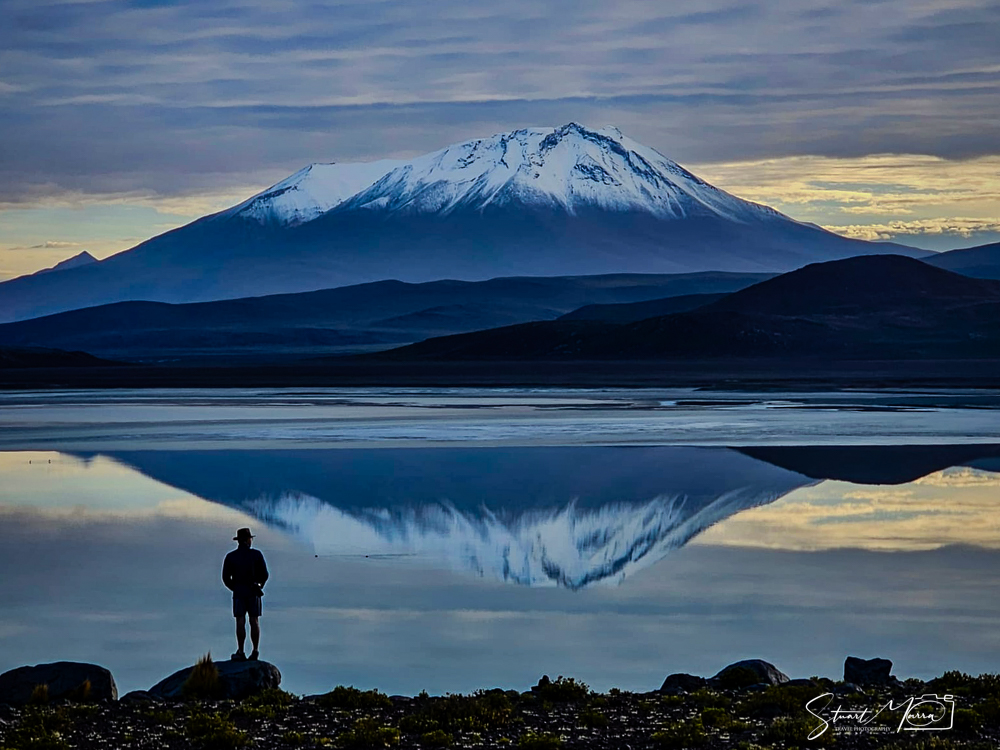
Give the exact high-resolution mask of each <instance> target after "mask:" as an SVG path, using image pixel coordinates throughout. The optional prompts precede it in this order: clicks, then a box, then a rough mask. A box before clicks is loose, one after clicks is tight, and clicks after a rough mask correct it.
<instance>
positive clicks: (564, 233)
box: [0, 123, 926, 322]
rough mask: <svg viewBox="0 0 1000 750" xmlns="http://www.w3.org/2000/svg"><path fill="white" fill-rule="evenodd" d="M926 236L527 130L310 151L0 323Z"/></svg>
mask: <svg viewBox="0 0 1000 750" xmlns="http://www.w3.org/2000/svg"><path fill="white" fill-rule="evenodd" d="M887 247H891V248H892V251H893V252H904V253H908V254H913V255H917V256H920V255H925V254H926V253H924V252H923V251H917V250H912V249H909V248H901V247H900V246H887V245H885V244H877V245H876V244H872V243H866V242H862V241H859V240H850V239H847V238H844V237H840V236H838V235H835V234H832V233H830V232H826V231H824V230H822V229H819V228H818V227H815V226H811V225H807V224H803V223H800V222H797V221H794V220H792V219H790V218H788V217H787V216H784V215H782V214H780V213H778V212H777V211H774V210H772V209H770V208H767V207H764V206H760V205H757V204H754V203H750V202H748V201H744V200H741V199H739V198H736V197H735V196H732V195H729V194H728V193H726V192H724V191H722V190H719V189H717V188H715V187H712V186H711V185H709V184H707V183H706V182H704V181H702V180H700V179H699V178H698V177H696V176H695V175H693V174H691V173H690V172H688V171H687V170H685V169H683V168H682V167H680V166H679V165H677V164H676V163H674V162H672V161H671V160H670V159H668V158H666V157H665V156H663V155H662V154H660V153H659V152H658V151H656V150H654V149H652V148H649V147H647V146H643V145H642V144H640V143H637V142H636V141H634V140H632V139H631V138H628V137H627V136H625V135H623V134H622V133H620V132H619V131H618V130H616V129H614V128H608V129H604V130H589V129H587V128H584V127H582V126H580V125H577V124H575V123H570V124H568V125H565V126H562V127H559V128H529V129H524V130H516V131H513V132H511V133H503V134H499V135H495V136H492V137H490V138H485V139H476V140H471V141H467V142H465V143H461V144H456V145H453V146H449V147H447V148H444V149H442V150H440V151H436V152H434V153H431V154H427V155H424V156H419V157H417V158H415V159H411V160H408V161H377V162H368V163H362V164H313V165H311V166H309V167H306V168H305V169H302V170H300V171H299V172H297V173H295V174H294V175H292V176H291V177H289V178H287V179H286V180H283V181H282V182H279V183H278V184H276V185H274V186H272V187H270V188H268V189H267V190H265V191H263V192H261V193H259V194H257V195H255V196H253V197H251V198H250V199H248V200H247V201H244V202H243V203H240V204H239V205H237V206H234V207H233V208H231V209H228V210H226V211H222V212H221V213H218V214H214V215H212V216H207V217H204V218H202V219H199V220H198V221H195V222H193V223H192V224H189V225H188V226H185V227H181V228H180V229H176V230H174V231H172V232H167V233H166V234H163V235H160V236H158V237H154V238H153V239H151V240H148V241H147V242H144V243H142V244H141V245H138V246H137V247H135V248H132V249H131V250H128V251H125V252H123V253H119V254H118V255H115V256H112V257H111V258H107V259H105V260H103V261H100V262H97V263H92V264H89V265H87V266H84V267H80V268H72V269H66V270H65V271H61V272H60V273H58V274H43V275H38V276H30V277H22V278H20V279H14V280H12V281H9V282H6V283H4V284H0V322H6V321H10V320H19V319H24V318H29V317H37V316H38V315H43V314H47V313H52V312H58V311H62V310H69V309H74V308H78V307H85V306H92V305H97V304H102V303H107V302H116V301H121V300H129V299H144V300H158V301H164V302H194V301H205V300H214V299H230V298H235V297H245V296H256V295H263V294H271V293H281V292H297V291H308V290H315V289H323V288H330V287H336V286H344V285H348V284H357V283H364V282H369V281H379V280H384V279H389V278H392V279H398V280H401V281H413V282H418V281H432V280H437V279H441V278H457V279H463V280H469V281H474V280H482V279H488V278H493V277H498V276H569V275H587V274H607V273H684V272H692V271H741V272H780V271H788V270H792V269H794V268H798V267H800V266H803V265H806V264H808V263H811V262H815V261H822V260H832V259H835V258H843V257H849V256H852V255H860V254H869V253H884V252H887Z"/></svg>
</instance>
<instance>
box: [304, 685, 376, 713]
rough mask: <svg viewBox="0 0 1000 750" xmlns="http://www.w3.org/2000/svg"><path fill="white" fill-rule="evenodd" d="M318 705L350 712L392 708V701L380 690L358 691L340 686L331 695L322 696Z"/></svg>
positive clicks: (354, 688)
mask: <svg viewBox="0 0 1000 750" xmlns="http://www.w3.org/2000/svg"><path fill="white" fill-rule="evenodd" d="M317 703H319V705H320V706H322V707H323V708H343V709H346V710H348V711H353V710H356V709H363V710H365V711H371V710H373V709H376V708H392V701H391V700H389V696H387V695H386V694H385V693H380V692H379V691H378V690H358V689H357V688H356V687H353V686H352V687H344V686H343V685H338V686H337V687H335V688H334V689H333V690H331V691H330V692H329V693H326V694H324V695H321V696H320V697H319V698H318V699H317Z"/></svg>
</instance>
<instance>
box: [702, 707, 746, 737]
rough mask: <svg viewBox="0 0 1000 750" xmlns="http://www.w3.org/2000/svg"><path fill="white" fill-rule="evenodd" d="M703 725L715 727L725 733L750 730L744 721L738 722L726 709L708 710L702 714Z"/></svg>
mask: <svg viewBox="0 0 1000 750" xmlns="http://www.w3.org/2000/svg"><path fill="white" fill-rule="evenodd" d="M701 723H702V724H703V725H704V726H706V727H715V728H716V729H719V730H722V731H724V732H742V731H744V730H746V729H748V728H749V726H748V725H747V724H745V723H744V722H742V721H737V720H736V719H734V718H733V717H732V716H730V715H729V713H728V712H727V711H726V709H724V708H706V709H704V710H703V711H702V712H701Z"/></svg>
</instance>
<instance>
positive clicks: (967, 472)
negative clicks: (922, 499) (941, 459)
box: [913, 466, 1000, 489]
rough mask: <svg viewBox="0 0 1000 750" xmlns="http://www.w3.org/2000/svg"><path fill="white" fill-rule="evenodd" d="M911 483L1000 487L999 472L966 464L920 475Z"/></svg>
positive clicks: (940, 485) (933, 485)
mask: <svg viewBox="0 0 1000 750" xmlns="http://www.w3.org/2000/svg"><path fill="white" fill-rule="evenodd" d="M913 484H918V485H928V486H931V487H994V488H997V489H1000V474H997V473H996V472H992V471H982V470H980V469H973V468H971V467H968V466H955V467H952V468H950V469H945V470H944V471H938V472H935V473H934V474H929V475H927V476H926V477H921V478H920V479H917V480H916V481H914V482H913Z"/></svg>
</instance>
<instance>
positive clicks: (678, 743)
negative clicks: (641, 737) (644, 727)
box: [650, 717, 708, 750]
mask: <svg viewBox="0 0 1000 750" xmlns="http://www.w3.org/2000/svg"><path fill="white" fill-rule="evenodd" d="M650 739H651V740H653V742H654V743H655V744H656V745H657V746H658V747H662V748H671V749H673V748H678V750H679V749H680V748H689V747H701V746H702V745H704V744H705V743H706V742H708V735H707V734H706V733H705V726H704V724H702V723H701V717H698V718H696V719H691V720H689V721H679V722H677V723H676V724H673V725H672V726H669V727H667V728H666V729H661V730H660V731H658V732H653V734H652V735H650Z"/></svg>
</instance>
